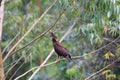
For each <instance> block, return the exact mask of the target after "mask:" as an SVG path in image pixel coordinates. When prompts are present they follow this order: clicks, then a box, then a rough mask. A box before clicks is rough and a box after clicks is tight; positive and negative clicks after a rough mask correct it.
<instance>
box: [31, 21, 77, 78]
mask: <svg viewBox="0 0 120 80" xmlns="http://www.w3.org/2000/svg"><path fill="white" fill-rule="evenodd" d="M77 22H78V19H75V21H74V23H73V24H72V25H71V26H70V28H69V29H68V31H67V32H66V33H65V35H64V36H63V37H62V38H61V39H60V42H61V41H62V40H63V39H64V38H65V37H66V36H67V35H68V34H70V32H71V31H72V29H73V27H74V26H75V25H76V23H77ZM53 52H54V50H53V49H52V51H51V52H50V53H49V55H48V56H47V58H46V59H45V60H44V61H43V63H42V64H41V65H40V66H39V67H38V68H37V70H36V71H35V72H34V73H33V74H32V76H31V77H30V78H29V80H32V78H33V76H35V74H36V73H37V72H38V71H39V70H40V69H41V68H42V66H43V65H44V64H45V63H46V62H47V61H48V60H49V58H50V57H51V56H52V54H53Z"/></svg>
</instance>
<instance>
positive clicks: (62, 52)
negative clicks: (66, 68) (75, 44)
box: [50, 32, 72, 62]
mask: <svg viewBox="0 0 120 80" xmlns="http://www.w3.org/2000/svg"><path fill="white" fill-rule="evenodd" d="M50 34H51V36H52V44H53V47H54V50H55V52H56V53H57V55H58V58H59V57H60V56H62V57H64V58H66V59H67V60H68V61H69V62H71V61H72V59H71V56H70V54H69V51H68V49H67V48H65V47H64V46H63V45H62V44H61V43H60V42H59V41H57V36H55V34H54V33H53V32H50Z"/></svg>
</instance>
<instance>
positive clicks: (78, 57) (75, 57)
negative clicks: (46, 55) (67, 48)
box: [15, 37, 119, 80]
mask: <svg viewBox="0 0 120 80" xmlns="http://www.w3.org/2000/svg"><path fill="white" fill-rule="evenodd" d="M118 38H119V37H118ZM118 38H116V39H115V40H114V41H112V42H110V43H109V44H107V45H105V46H103V47H101V48H99V49H97V50H95V51H92V52H90V53H88V54H86V55H83V56H73V57H71V58H72V59H80V58H83V57H84V56H88V55H91V54H92V53H95V52H97V51H99V50H101V49H103V48H105V47H107V46H109V45H110V44H111V43H113V42H115V41H117V39H118ZM51 52H52V51H51ZM61 60H65V58H62V59H59V60H56V61H54V62H51V63H48V64H44V65H43V66H41V68H42V67H46V66H49V65H52V64H55V63H57V62H59V61H61ZM81 60H82V59H81ZM82 61H83V60H82ZM39 67H40V66H37V67H34V68H31V69H30V70H28V71H26V72H25V73H24V74H22V75H20V76H18V77H17V78H16V79H15V80H18V79H19V78H21V77H23V76H25V75H26V74H28V73H29V72H30V71H32V70H34V69H36V68H39Z"/></svg>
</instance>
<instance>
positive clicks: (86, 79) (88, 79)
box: [85, 58, 120, 80]
mask: <svg viewBox="0 0 120 80" xmlns="http://www.w3.org/2000/svg"><path fill="white" fill-rule="evenodd" d="M119 59H120V58H118V59H117V60H115V61H113V62H112V63H111V64H109V65H107V66H105V67H104V68H102V69H100V70H99V71H97V72H95V73H93V74H92V75H90V76H88V77H87V78H85V80H90V78H92V77H93V76H95V75H97V74H99V73H101V72H102V71H103V70H105V69H107V68H109V67H110V66H112V65H113V64H114V63H115V62H117V61H119Z"/></svg>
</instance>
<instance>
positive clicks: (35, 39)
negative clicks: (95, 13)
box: [8, 9, 65, 58]
mask: <svg viewBox="0 0 120 80" xmlns="http://www.w3.org/2000/svg"><path fill="white" fill-rule="evenodd" d="M64 12H65V9H64V10H63V11H62V12H61V13H60V15H59V17H58V18H57V20H56V21H55V23H54V24H53V25H52V26H51V27H50V28H49V29H48V30H46V31H44V32H43V33H42V34H40V35H38V36H37V37H36V38H34V39H33V40H32V41H30V42H29V43H27V44H25V45H24V46H23V47H22V48H20V49H17V50H15V51H13V52H12V54H10V55H9V56H8V58H9V57H10V56H11V55H13V54H15V53H16V52H18V51H20V50H22V49H24V48H25V47H27V46H28V45H30V44H32V43H34V42H35V41H37V40H39V39H40V38H41V37H43V36H44V35H45V34H46V33H47V32H49V31H50V30H51V29H52V28H54V27H55V25H56V24H57V22H58V20H59V19H60V18H61V16H62V15H63V13H64Z"/></svg>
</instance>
